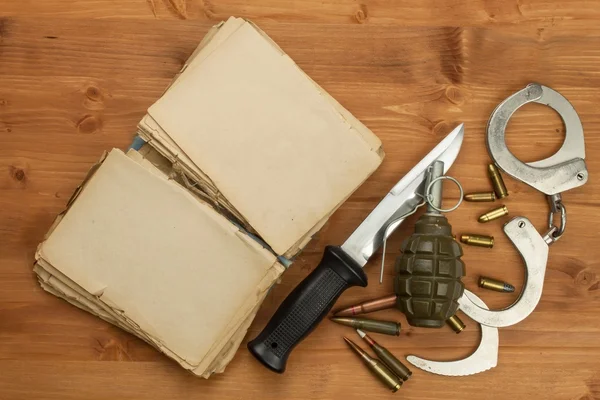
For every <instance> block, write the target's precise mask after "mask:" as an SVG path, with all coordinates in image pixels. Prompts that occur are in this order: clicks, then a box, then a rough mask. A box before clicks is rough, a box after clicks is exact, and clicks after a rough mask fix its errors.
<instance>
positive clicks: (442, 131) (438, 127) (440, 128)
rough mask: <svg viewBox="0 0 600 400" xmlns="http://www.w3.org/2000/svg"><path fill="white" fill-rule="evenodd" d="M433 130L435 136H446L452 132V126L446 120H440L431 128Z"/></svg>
mask: <svg viewBox="0 0 600 400" xmlns="http://www.w3.org/2000/svg"><path fill="white" fill-rule="evenodd" d="M431 131H432V132H433V134H434V135H435V136H444V135H447V134H448V132H450V126H449V125H448V123H447V122H446V121H439V122H437V123H436V124H435V125H434V126H433V128H431Z"/></svg>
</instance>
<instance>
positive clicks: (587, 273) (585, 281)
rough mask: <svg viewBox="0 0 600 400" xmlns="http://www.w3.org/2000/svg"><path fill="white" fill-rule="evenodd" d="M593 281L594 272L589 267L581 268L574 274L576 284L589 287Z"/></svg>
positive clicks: (594, 277) (594, 280)
mask: <svg viewBox="0 0 600 400" xmlns="http://www.w3.org/2000/svg"><path fill="white" fill-rule="evenodd" d="M594 283H596V273H595V272H594V271H593V270H591V269H589V268H586V269H584V270H581V271H579V273H578V274H577V275H575V285H576V286H584V287H589V286H592V285H593V284H594Z"/></svg>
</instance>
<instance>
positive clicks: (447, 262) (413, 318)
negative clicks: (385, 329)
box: [394, 213, 465, 328]
mask: <svg viewBox="0 0 600 400" xmlns="http://www.w3.org/2000/svg"><path fill="white" fill-rule="evenodd" d="M462 255H463V253H462V248H461V247H460V244H458V242H457V241H455V240H454V238H453V237H452V226H450V224H449V223H448V220H447V219H446V217H445V216H443V215H441V214H435V213H426V214H423V215H422V216H421V217H420V218H419V220H418V221H417V223H416V225H415V233H414V234H413V235H412V236H410V237H409V238H408V239H406V240H405V241H404V243H402V255H400V256H399V257H398V258H397V259H396V266H395V267H396V276H395V279H394V289H395V291H396V294H397V295H398V299H397V306H398V308H399V309H400V310H401V311H402V312H403V313H404V314H406V318H407V319H408V323H409V324H411V325H413V326H419V327H425V328H439V327H441V326H443V325H444V323H445V322H446V320H447V319H448V318H450V317H452V316H453V315H454V314H455V313H456V311H457V310H458V299H459V298H460V297H461V296H462V294H463V291H464V289H465V286H464V284H463V283H462V281H461V280H460V279H461V277H463V276H464V275H465V264H464V263H463V262H462V260H461V259H460V257H461V256H462Z"/></svg>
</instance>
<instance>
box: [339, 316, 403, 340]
mask: <svg viewBox="0 0 600 400" xmlns="http://www.w3.org/2000/svg"><path fill="white" fill-rule="evenodd" d="M331 320H332V321H333V322H336V323H338V324H342V325H346V326H350V327H352V328H354V329H362V330H363V331H367V332H375V333H383V334H384V335H392V336H399V335H400V322H393V321H380V320H377V319H367V318H350V317H332V318H331Z"/></svg>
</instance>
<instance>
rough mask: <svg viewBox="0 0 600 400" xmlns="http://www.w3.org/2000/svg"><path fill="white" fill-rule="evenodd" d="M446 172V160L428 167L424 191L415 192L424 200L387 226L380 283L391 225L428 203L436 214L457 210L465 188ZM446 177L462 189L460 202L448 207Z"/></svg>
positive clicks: (429, 209)
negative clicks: (444, 194) (445, 205)
mask: <svg viewBox="0 0 600 400" xmlns="http://www.w3.org/2000/svg"><path fill="white" fill-rule="evenodd" d="M443 173H444V162H443V161H434V162H433V163H432V164H431V165H430V166H429V168H427V172H426V173H425V181H424V183H423V188H424V190H423V193H422V194H421V193H419V192H417V193H415V194H416V195H417V196H419V197H421V198H422V199H423V200H422V201H421V202H419V203H418V204H417V205H416V207H415V208H413V209H412V210H410V211H409V212H407V213H404V214H402V215H400V216H398V217H397V218H395V219H393V220H391V221H390V223H389V224H388V226H387V228H386V229H385V233H384V237H383V246H382V251H383V254H382V256H381V269H380V272H379V283H380V284H381V283H383V270H384V268H385V249H386V243H387V238H388V237H389V235H390V234H391V227H393V226H394V224H395V222H396V221H399V220H402V219H405V218H406V217H408V216H410V215H412V214H414V213H416V212H417V210H418V209H419V207H421V206H423V205H425V204H427V212H428V213H434V214H441V213H447V212H451V211H454V210H456V209H457V208H458V207H459V206H460V204H461V203H462V200H463V194H464V190H463V187H462V185H461V184H460V182H459V181H458V180H457V179H456V178H454V177H451V176H448V175H443ZM444 179H447V180H450V181H452V182H454V183H455V184H456V186H458V190H459V191H460V195H459V196H458V202H457V203H456V204H455V205H454V206H452V207H450V208H447V209H443V208H441V207H442V181H443V180H444Z"/></svg>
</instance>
